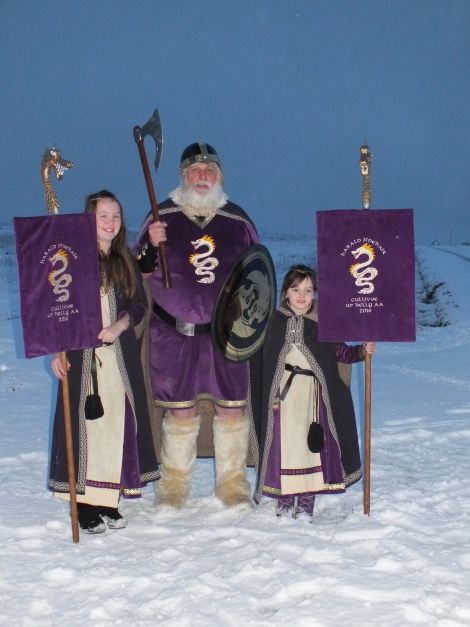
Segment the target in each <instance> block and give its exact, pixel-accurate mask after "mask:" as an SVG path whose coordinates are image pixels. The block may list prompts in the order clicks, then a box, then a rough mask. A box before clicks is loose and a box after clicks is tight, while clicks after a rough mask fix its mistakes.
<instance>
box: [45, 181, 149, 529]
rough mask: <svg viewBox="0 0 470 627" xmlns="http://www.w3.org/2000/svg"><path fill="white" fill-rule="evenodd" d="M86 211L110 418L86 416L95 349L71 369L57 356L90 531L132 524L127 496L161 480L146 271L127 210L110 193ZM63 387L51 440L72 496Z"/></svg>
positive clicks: (56, 486)
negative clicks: (132, 248)
mask: <svg viewBox="0 0 470 627" xmlns="http://www.w3.org/2000/svg"><path fill="white" fill-rule="evenodd" d="M85 213H94V214H95V215H96V228H97V236H98V256H99V268H100V274H101V290H100V292H101V315H102V321H100V323H99V324H100V327H101V326H102V328H101V331H100V332H99V334H98V338H99V339H100V340H101V341H102V342H103V344H102V346H100V347H99V348H96V349H95V355H96V358H95V364H96V371H97V377H98V391H99V395H100V397H101V401H102V404H103V409H104V415H103V416H102V417H100V418H98V419H96V420H86V418H85V410H84V406H85V398H86V396H87V395H88V394H89V393H90V377H91V368H92V361H93V350H92V349H91V348H88V349H85V350H76V351H69V352H67V369H65V368H64V367H63V365H62V363H61V361H60V356H59V355H58V354H55V355H54V356H53V359H52V364H51V365H52V370H53V372H54V374H55V375H56V376H57V377H58V378H59V379H62V378H63V377H64V376H65V375H66V374H68V379H69V389H70V406H71V416H72V431H73V443H74V457H75V473H76V481H77V502H78V520H79V523H80V526H81V528H82V529H83V530H84V531H86V532H88V533H99V532H102V531H105V529H106V526H107V527H108V528H109V529H120V528H122V527H125V526H126V520H125V518H123V517H122V515H121V514H120V513H119V511H118V508H117V507H118V501H119V497H120V495H121V494H122V495H123V496H126V497H138V496H140V495H141V487H142V485H143V484H144V483H146V482H148V481H153V480H155V479H157V478H158V470H157V462H156V458H155V453H154V448H153V444H152V436H151V430H150V419H149V413H148V406H147V401H146V399H147V396H146V392H145V388H144V378H143V375H142V367H141V361H140V341H139V340H138V339H137V337H136V333H135V330H134V327H135V326H136V325H137V324H138V323H139V322H140V321H141V320H142V318H143V316H144V315H145V312H146V307H147V305H146V299H145V295H144V291H143V287H142V280H141V275H140V271H139V269H138V268H137V265H136V263H135V261H134V260H133V258H132V256H131V255H130V253H129V250H128V247H127V239H126V227H125V224H124V216H123V210H122V206H121V204H120V203H119V201H118V200H117V198H116V197H115V196H114V195H113V194H112V193H111V192H109V191H107V190H102V191H100V192H98V193H96V194H91V195H90V196H88V198H87V199H86V205H85ZM63 424H64V420H63V401H62V386H61V385H60V386H59V394H58V398H57V407H56V414H55V420H54V431H53V439H52V453H51V469H50V479H49V487H50V488H51V489H52V490H54V492H55V493H56V495H58V496H62V498H66V499H68V498H69V494H68V493H69V490H70V486H69V483H68V475H67V462H66V450H65V436H64V426H63Z"/></svg>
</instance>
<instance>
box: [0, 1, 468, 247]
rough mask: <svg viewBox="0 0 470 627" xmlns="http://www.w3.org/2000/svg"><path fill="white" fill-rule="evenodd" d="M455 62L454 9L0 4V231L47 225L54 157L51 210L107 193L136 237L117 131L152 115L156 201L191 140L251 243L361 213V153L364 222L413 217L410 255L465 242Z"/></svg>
mask: <svg viewBox="0 0 470 627" xmlns="http://www.w3.org/2000/svg"><path fill="white" fill-rule="evenodd" d="M469 59H470V2H468V1H467V0H445V1H443V0H439V1H436V0H355V1H348V0H344V1H343V0H329V1H326V0H325V1H319V0H318V1H317V0H283V1H280V0H199V2H189V1H187V0H175V1H174V2H167V1H166V0H151V1H147V0H141V1H138V2H134V3H131V2H129V1H128V0H126V1H125V2H124V1H122V0H100V1H98V2H95V1H91V0H81V1H80V2H63V3H60V2H57V0H54V1H52V0H42V1H41V2H36V1H34V0H29V1H26V0H1V3H0V93H1V97H0V133H1V145H2V149H1V155H2V157H1V164H0V189H1V198H0V209H1V217H0V222H1V223H5V222H7V221H9V220H10V219H11V217H12V216H14V215H37V214H41V213H42V212H44V211H45V203H44V199H43V192H42V185H41V181H40V176H39V167H40V160H41V156H42V153H43V150H44V147H46V146H51V145H52V144H54V143H55V144H57V146H58V147H59V148H60V149H61V150H62V153H63V155H64V157H65V158H68V159H71V160H72V161H74V162H75V163H76V166H75V167H74V168H73V170H71V171H70V172H69V173H67V174H66V176H65V177H64V179H63V180H62V181H61V182H60V183H58V184H55V185H54V186H55V190H56V193H57V195H58V197H59V200H60V202H61V206H62V210H63V211H64V212H77V211H81V210H82V208H83V200H84V198H85V196H86V195H87V194H88V193H89V192H92V191H96V190H98V189H101V188H103V187H107V188H109V189H110V190H112V191H113V192H115V193H116V194H117V195H118V196H119V197H120V198H121V200H122V201H123V204H124V206H125V209H126V216H127V221H128V223H129V224H130V225H136V226H137V225H140V223H141V222H142V220H143V218H144V216H145V214H146V213H147V211H148V209H149V203H148V198H147V192H146V189H145V185H144V179H143V175H142V171H141V167H140V161H139V157H138V153H137V149H136V146H135V143H134V140H133V135H132V128H133V126H134V125H136V124H141V125H143V124H144V123H145V122H146V121H147V119H148V118H149V116H150V114H151V113H152V111H153V109H154V108H155V107H158V108H159V110H160V115H161V118H162V124H163V130H164V138H165V144H164V153H163V157H162V162H161V165H160V169H159V172H158V175H157V176H156V177H155V178H154V181H155V186H156V192H157V198H158V199H159V200H163V199H164V198H166V196H167V194H168V191H169V190H170V189H172V188H173V187H175V186H176V184H177V183H178V163H179V156H180V154H181V152H182V150H183V148H185V146H187V145H188V144H189V143H192V142H193V141H197V140H205V141H207V142H209V143H211V144H213V145H214V146H215V147H216V149H217V150H218V152H219V154H220V156H221V158H222V160H223V165H224V173H225V183H226V190H227V192H228V193H229V195H230V197H231V198H232V199H233V200H234V201H235V202H238V203H239V204H241V205H242V206H243V207H244V208H245V209H246V210H247V211H248V212H249V213H250V215H251V216H252V218H253V219H254V221H255V222H256V224H257V225H258V227H259V229H260V230H261V231H262V232H264V233H269V234H283V235H287V236H288V235H299V234H303V233H304V234H313V232H314V224H315V210H317V209H330V208H331V209H337V208H345V209H350V208H355V207H360V206H361V188H362V179H361V176H360V173H359V167H358V165H357V161H358V158H359V147H360V145H361V143H362V142H363V141H364V139H367V141H368V143H369V145H370V147H371V150H372V153H373V162H372V174H373V188H372V206H373V207H375V208H406V207H412V208H414V209H415V228H416V239H417V241H418V243H428V242H429V241H432V240H434V239H439V240H440V241H442V243H449V240H450V238H451V237H452V238H453V241H454V242H455V241H456V240H460V241H462V240H467V241H470V202H469V201H470V184H469V180H470V177H469V163H470V132H469V129H470V105H469V100H470V99H469V96H470V73H469V71H468V63H469ZM146 147H147V151H148V154H149V159H151V160H153V146H152V145H151V143H146Z"/></svg>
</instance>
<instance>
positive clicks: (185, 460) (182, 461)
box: [157, 414, 201, 508]
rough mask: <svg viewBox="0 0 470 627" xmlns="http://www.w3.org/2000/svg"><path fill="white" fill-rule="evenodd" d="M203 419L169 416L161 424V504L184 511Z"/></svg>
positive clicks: (159, 500) (159, 486)
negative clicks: (182, 508)
mask: <svg viewBox="0 0 470 627" xmlns="http://www.w3.org/2000/svg"><path fill="white" fill-rule="evenodd" d="M200 424H201V417H200V416H196V417H195V418H179V419H178V418H174V417H173V416H172V415H171V414H167V415H166V416H165V418H164V419H163V423H162V452H161V459H162V478H161V479H160V481H159V482H158V484H157V485H158V503H159V504H160V505H170V506H171V507H177V508H181V507H184V505H185V504H186V501H187V499H188V494H189V482H190V480H191V473H192V470H193V466H194V461H195V459H196V441H197V436H198V433H199V427H200Z"/></svg>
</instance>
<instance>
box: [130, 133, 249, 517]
mask: <svg viewBox="0 0 470 627" xmlns="http://www.w3.org/2000/svg"><path fill="white" fill-rule="evenodd" d="M180 173H181V179H182V181H181V185H180V186H179V187H177V188H176V189H175V190H173V191H172V192H171V193H170V198H169V199H168V200H166V201H165V202H163V203H161V204H160V205H159V214H160V221H156V222H152V218H151V216H150V217H149V218H148V219H147V221H146V222H145V224H144V226H143V229H142V231H141V233H140V235H139V238H138V241H137V244H136V252H137V259H138V262H139V265H140V268H141V271H142V273H143V275H144V277H146V278H148V281H149V287H150V292H151V295H152V298H153V300H154V304H153V314H152V317H151V320H150V376H151V382H152V388H153V396H154V399H155V404H156V406H157V407H161V408H164V409H165V410H166V411H165V416H164V418H163V423H162V428H161V456H160V461H161V470H162V478H161V480H160V481H159V482H158V502H159V503H160V504H163V505H170V506H173V507H177V508H181V507H183V506H184V505H185V503H186V500H187V497H188V493H189V484H190V479H191V473H192V469H193V466H194V462H195V459H196V454H197V447H196V442H197V437H198V434H199V430H200V424H201V411H200V405H201V403H200V402H201V401H206V402H207V401H210V403H212V405H213V410H214V417H213V424H212V427H213V445H214V453H215V465H216V487H215V494H216V496H217V497H218V498H219V499H220V500H221V501H222V503H224V505H226V506H229V507H230V506H234V505H240V504H246V505H248V504H251V502H252V501H251V497H250V486H249V483H248V481H247V479H246V458H247V450H248V439H249V421H248V417H247V415H246V413H245V406H246V401H247V394H248V370H247V364H246V363H245V362H234V361H229V360H228V359H227V358H226V357H225V356H224V355H222V354H221V353H220V352H218V351H217V349H216V348H215V347H214V345H213V343H212V338H211V317H212V311H213V309H214V305H215V302H216V299H217V296H218V294H219V291H220V289H221V286H222V285H223V283H224V281H225V279H226V278H227V275H228V273H229V272H230V270H231V268H232V266H233V264H234V262H235V260H236V259H237V257H238V256H239V255H240V254H241V253H242V252H243V251H244V250H245V249H247V248H248V247H249V246H251V245H252V244H256V243H258V242H259V239H258V235H257V232H256V229H255V227H254V225H253V223H252V222H251V220H250V219H249V218H248V216H247V214H246V213H245V212H244V211H243V209H242V208H241V207H239V206H238V205H235V204H234V203H232V202H230V201H229V200H228V197H227V195H226V194H225V193H224V191H223V187H222V185H223V174H222V166H221V162H220V158H219V155H218V154H217V152H216V151H215V150H214V148H213V147H212V146H210V145H209V144H206V143H194V144H191V145H190V146H188V147H187V148H186V149H185V150H184V151H183V154H182V155H181V161H180ZM161 242H165V249H166V255H167V261H168V268H169V272H170V275H171V283H172V287H171V288H169V289H164V288H163V284H162V273H161V269H160V268H159V263H158V246H159V244H160V243H161Z"/></svg>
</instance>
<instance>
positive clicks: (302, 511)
mask: <svg viewBox="0 0 470 627" xmlns="http://www.w3.org/2000/svg"><path fill="white" fill-rule="evenodd" d="M314 506H315V495H314V494H300V495H299V497H298V498H297V503H296V505H295V507H294V511H293V513H292V517H293V518H296V519H304V520H308V521H309V522H312V518H313V508H314Z"/></svg>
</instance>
